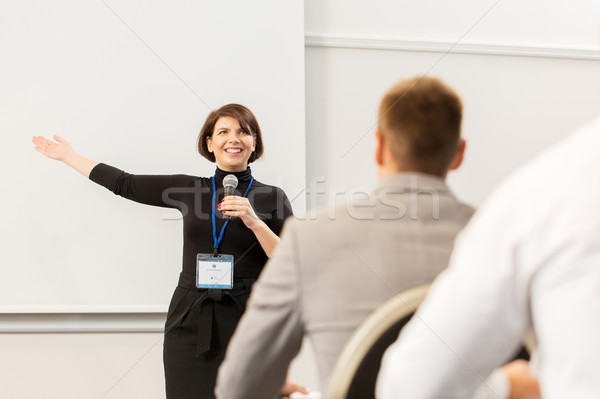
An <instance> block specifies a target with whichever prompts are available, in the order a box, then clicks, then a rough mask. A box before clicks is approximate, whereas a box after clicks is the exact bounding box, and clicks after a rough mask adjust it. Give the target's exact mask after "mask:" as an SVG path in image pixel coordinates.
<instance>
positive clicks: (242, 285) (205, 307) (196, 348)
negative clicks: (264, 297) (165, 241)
mask: <svg viewBox="0 0 600 399" xmlns="http://www.w3.org/2000/svg"><path fill="white" fill-rule="evenodd" d="M254 281H256V279H244V280H240V281H236V282H235V283H234V285H233V289H231V290H216V289H203V288H196V285H195V279H194V276H193V275H189V274H183V273H181V275H180V277H179V284H178V286H177V288H176V289H175V293H174V294H173V298H172V299H171V304H170V305H169V312H168V314H167V322H166V324H165V339H164V351H163V360H164V365H165V383H166V391H167V399H187V398H194V399H213V398H214V397H215V394H214V390H215V383H216V379H217V370H218V369H219V366H220V365H221V362H222V361H223V359H224V357H225V350H226V349H227V344H228V343H229V340H230V339H231V336H232V335H233V332H234V331H235V328H236V326H237V323H238V322H239V320H240V318H241V317H242V313H243V312H244V309H245V308H246V302H247V300H248V297H249V295H250V289H251V287H252V284H253V283H254Z"/></svg>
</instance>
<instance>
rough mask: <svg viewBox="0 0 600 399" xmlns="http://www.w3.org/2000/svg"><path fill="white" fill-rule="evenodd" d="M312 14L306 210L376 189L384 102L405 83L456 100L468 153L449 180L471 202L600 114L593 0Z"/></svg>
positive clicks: (311, 6)
mask: <svg viewBox="0 0 600 399" xmlns="http://www.w3.org/2000/svg"><path fill="white" fill-rule="evenodd" d="M305 9H306V19H305V26H306V35H307V48H306V77H307V79H306V124H307V125H306V129H307V182H308V191H309V198H310V199H311V201H309V202H308V206H309V207H310V206H311V204H313V203H316V204H319V205H324V204H326V203H327V202H328V199H327V194H326V193H325V194H321V193H322V192H323V191H325V192H330V193H334V192H335V191H342V190H346V191H348V190H349V189H350V188H351V187H355V186H362V187H371V186H372V185H373V184H374V182H375V179H376V167H375V165H374V162H373V157H372V154H373V149H374V139H373V133H374V130H375V128H376V126H377V108H378V106H379V100H380V99H381V97H382V95H383V94H384V93H385V91H386V90H387V88H388V87H389V86H390V85H391V84H393V83H394V82H396V81H398V80H400V79H403V78H408V77H412V76H415V75H430V76H436V77H439V78H441V79H443V80H444V81H446V82H447V83H448V84H449V85H451V86H452V87H454V88H455V89H456V90H457V91H458V92H459V94H461V96H462V98H463V101H464V107H465V114H464V125H463V134H464V137H465V138H466V139H467V141H468V147H467V153H466V157H465V162H464V164H463V166H462V168H461V169H460V170H459V171H457V172H456V173H453V174H451V175H450V177H449V182H450V185H451V187H452V188H454V189H455V191H456V193H457V194H458V195H459V197H461V198H462V199H464V200H465V201H468V202H470V203H472V204H474V205H478V204H480V203H481V201H482V200H483V199H484V198H485V196H486V195H488V194H489V192H490V190H492V188H493V187H494V186H495V185H496V184H498V182H500V181H501V180H502V179H503V178H504V177H505V176H506V175H507V174H508V173H510V172H511V171H512V170H514V169H515V168H516V167H518V166H519V165H521V164H522V163H523V162H525V161H527V160H528V159H529V158H531V157H532V156H534V155H535V154H537V153H539V152H540V151H541V150H542V149H543V148H546V147H547V146H549V145H551V144H553V143H555V142H556V141H558V140H559V139H560V138H562V137H564V136H565V135H566V134H568V133H569V131H571V130H572V129H573V128H575V127H577V126H579V125H581V124H582V123H585V122H586V121H588V120H589V119H591V118H592V117H593V116H594V115H596V114H597V113H598V111H599V107H598V104H600V62H598V60H599V59H600V57H599V52H598V48H599V43H600V24H598V22H597V21H598V17H599V16H600V4H599V3H598V2H594V1H584V0H579V1H573V2H568V3H567V2H560V1H552V2H548V1H528V2H519V1H511V0H507V1H500V2H497V1H486V2H481V1H466V0H463V1H458V2H451V3H449V2H440V1H422V2H407V1H400V2H389V1H384V0H378V1H373V2H368V3H367V2H360V1H350V2H347V1H341V0H340V1H338V0H330V1H327V2H319V1H313V0H307V2H306V7H305ZM317 192H319V193H320V194H316V193H317ZM310 193H312V195H310ZM315 198H316V201H315V200H314V199H315Z"/></svg>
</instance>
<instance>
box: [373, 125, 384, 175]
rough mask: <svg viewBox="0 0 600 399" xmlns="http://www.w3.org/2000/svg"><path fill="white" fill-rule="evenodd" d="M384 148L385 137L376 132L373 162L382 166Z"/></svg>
mask: <svg viewBox="0 0 600 399" xmlns="http://www.w3.org/2000/svg"><path fill="white" fill-rule="evenodd" d="M384 147H385V137H383V134H381V132H380V131H379V129H378V130H376V131H375V162H377V165H379V166H383V148H384Z"/></svg>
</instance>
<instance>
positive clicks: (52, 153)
mask: <svg viewBox="0 0 600 399" xmlns="http://www.w3.org/2000/svg"><path fill="white" fill-rule="evenodd" d="M54 140H56V142H54V141H52V140H48V139H47V138H45V137H44V136H34V137H33V139H32V140H31V141H32V142H33V144H34V145H35V147H34V149H35V150H36V151H37V152H39V153H40V154H43V155H45V156H47V157H48V158H50V159H56V160H57V161H63V162H64V161H65V160H66V157H67V155H68V154H70V153H72V152H73V148H72V147H71V144H69V142H68V141H67V140H65V139H63V138H62V137H59V136H57V135H54Z"/></svg>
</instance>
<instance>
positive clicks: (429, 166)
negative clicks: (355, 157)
mask: <svg viewBox="0 0 600 399" xmlns="http://www.w3.org/2000/svg"><path fill="white" fill-rule="evenodd" d="M461 121H462V102H461V100H460V97H459V96H458V94H456V92H455V91H454V90H452V89H451V88H450V87H448V86H446V85H445V84H444V83H442V81H441V80H439V79H436V78H430V77H427V76H421V77H415V78H412V79H407V80H403V81H401V82H399V83H397V84H395V85H394V86H392V87H391V88H390V89H389V90H388V92H387V93H386V94H385V96H384V97H383V99H382V100H381V105H380V106H379V131H380V132H381V133H382V134H383V135H384V137H385V138H386V140H387V142H388V143H389V146H390V149H391V152H392V156H393V157H394V159H395V160H396V161H397V162H398V164H399V165H410V167H411V169H413V170H415V171H420V172H423V173H428V174H433V175H437V176H443V175H444V174H445V173H446V171H447V169H448V167H449V166H450V163H451V162H452V159H453V158H454V155H455V154H456V150H457V148H458V145H459V142H460V126H461Z"/></svg>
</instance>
